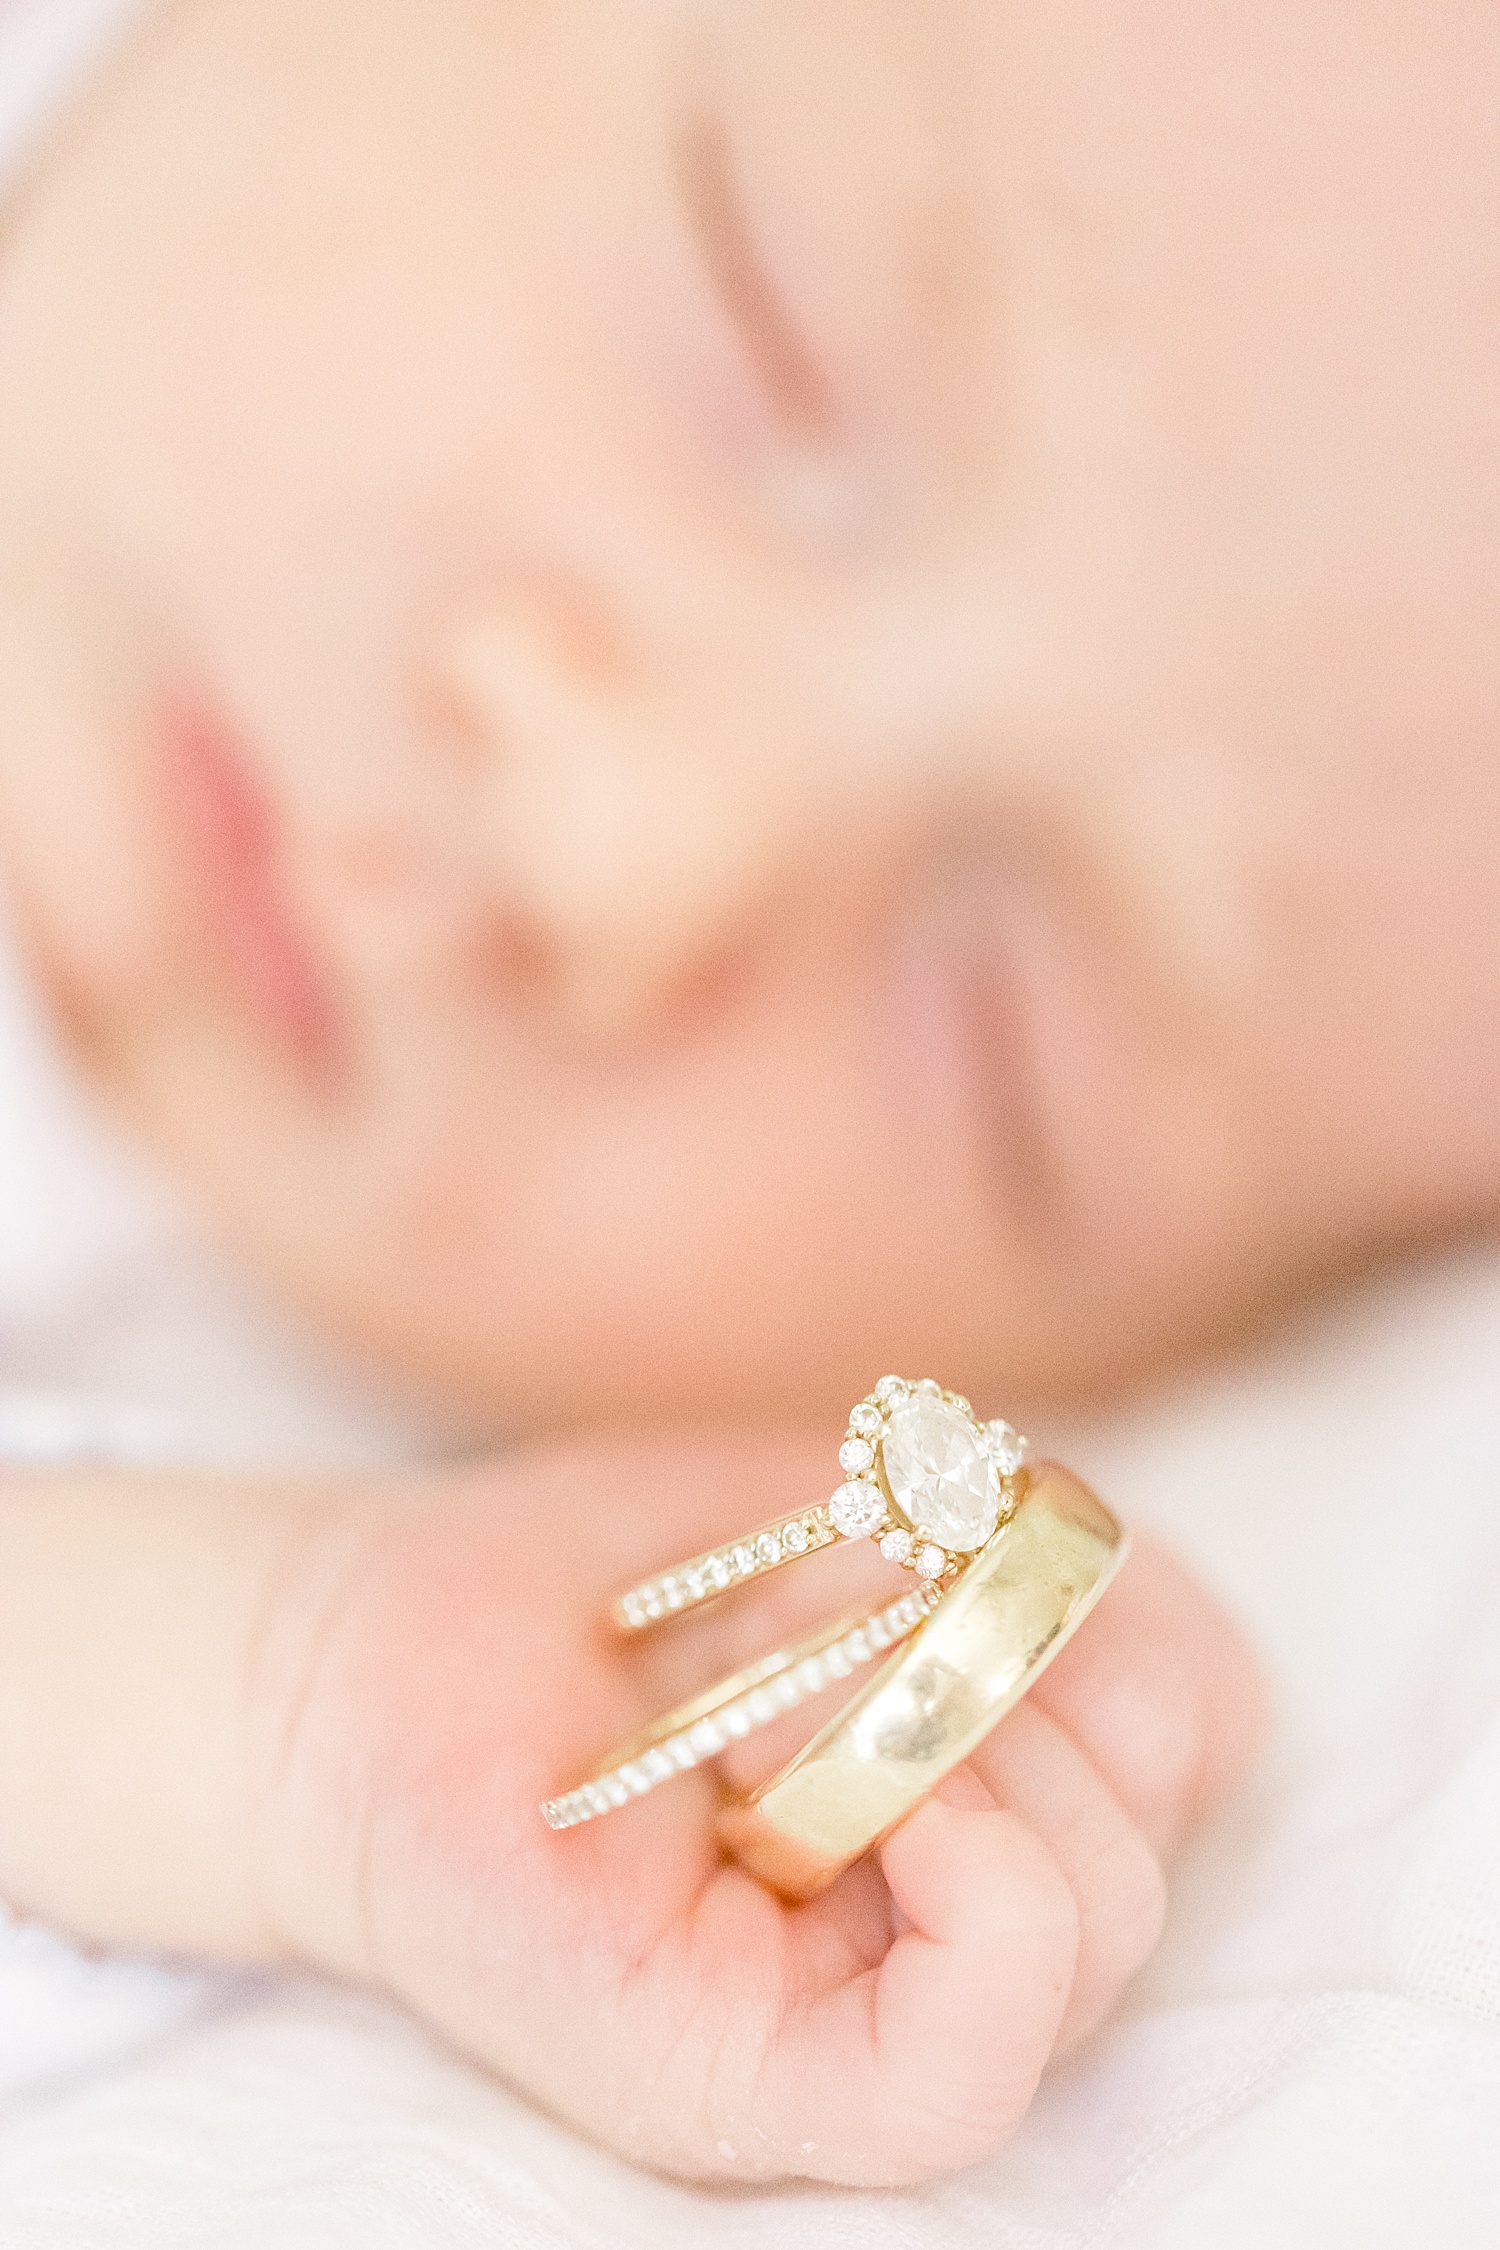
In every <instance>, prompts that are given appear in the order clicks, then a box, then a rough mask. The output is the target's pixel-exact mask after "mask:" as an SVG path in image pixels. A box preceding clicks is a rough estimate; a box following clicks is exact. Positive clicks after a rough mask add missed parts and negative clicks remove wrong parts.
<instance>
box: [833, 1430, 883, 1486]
mask: <svg viewBox="0 0 1500 2250" xmlns="http://www.w3.org/2000/svg"><path fill="white" fill-rule="evenodd" d="M874 1458H875V1448H874V1446H873V1445H871V1443H870V1441H869V1439H868V1438H862V1437H852V1438H845V1440H844V1442H843V1444H842V1445H841V1446H840V1447H839V1467H840V1468H841V1469H846V1470H847V1471H848V1473H849V1475H850V1476H851V1477H857V1476H858V1475H859V1472H860V1470H861V1469H868V1467H869V1466H870V1463H871V1462H872V1461H873V1460H874Z"/></svg>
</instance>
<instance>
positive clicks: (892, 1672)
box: [719, 1461, 1126, 1898]
mask: <svg viewBox="0 0 1500 2250" xmlns="http://www.w3.org/2000/svg"><path fill="white" fill-rule="evenodd" d="M1125 1551H1126V1538H1125V1534H1124V1532H1123V1531H1122V1529H1121V1527H1120V1525H1119V1523H1118V1522H1117V1521H1116V1519H1115V1518H1114V1516H1112V1515H1111V1514H1110V1512H1109V1510H1108V1509H1107V1508H1106V1507H1105V1506H1104V1505H1103V1503H1102V1502H1101V1501H1100V1500H1098V1499H1096V1498H1095V1496H1094V1494H1093V1493H1092V1492H1090V1491H1089V1489H1088V1487H1087V1486H1086V1485H1085V1484H1082V1483H1081V1482H1080V1481H1079V1479H1078V1478H1077V1477H1075V1476H1073V1475H1072V1474H1071V1473H1070V1471H1068V1470H1067V1469H1064V1468H1062V1467H1060V1466H1059V1464H1058V1463H1057V1462H1055V1461H1048V1462H1044V1463H1041V1464H1039V1465H1038V1466H1037V1467H1036V1468H1035V1469H1033V1470H1032V1471H1031V1472H1030V1473H1029V1474H1028V1475H1027V1476H1026V1479H1025V1485H1024V1490H1023V1492H1022V1494H1021V1498H1020V1503H1019V1505H1018V1506H1017V1508H1016V1510H1015V1512H1014V1514H1013V1515H1012V1516H1011V1517H1010V1519H1009V1520H1008V1521H1007V1522H1006V1523H1004V1524H1002V1526H1001V1527H1000V1529H999V1530H998V1531H997V1532H996V1533H995V1534H994V1536H993V1538H991V1539H990V1540H989V1541H988V1543H987V1544H986V1545H985V1546H984V1547H983V1548H981V1550H980V1552H979V1553H978V1554H977V1555H976V1556H975V1558H974V1560H973V1562H972V1563H970V1564H969V1565H968V1567H967V1569H966V1570H965V1571H964V1572H963V1575H962V1576H961V1577H960V1578H959V1580H958V1583H957V1584H956V1585H955V1586H954V1587H953V1588H952V1589H951V1590H950V1591H949V1592H947V1593H945V1594H943V1595H942V1596H941V1597H940V1598H939V1600H938V1601H937V1603H936V1605H935V1607H934V1609H933V1611H932V1614H931V1615H930V1616H929V1617H928V1618H927V1619H926V1621H925V1623H924V1624H922V1625H921V1626H920V1627H919V1629H918V1630H917V1631H916V1632H915V1633H914V1634H913V1635H912V1637H911V1639H910V1641H909V1642H908V1643H907V1644H906V1646H905V1647H903V1648H902V1649H901V1650H900V1651H899V1653H898V1654H897V1655H895V1656H894V1657H892V1658H891V1660H890V1661H889V1663H887V1664H885V1665H884V1666H883V1667H882V1668H881V1670H880V1671H879V1672H877V1673H876V1675H875V1677H874V1678H873V1679H872V1680H871V1681H870V1682H869V1683H868V1685H867V1686H865V1687H864V1688H863V1689H862V1690H861V1691H860V1693H859V1694H857V1695H856V1696H855V1697H854V1698H853V1699H852V1701H851V1702H850V1703H849V1704H848V1705H847V1706H846V1707H845V1708H844V1710H842V1711H841V1712H839V1713H838V1715H837V1716H836V1717H835V1718H833V1719H832V1720H830V1722H829V1723H828V1725H827V1726H825V1727H824V1728H823V1729H822V1730H821V1731H820V1732H819V1733H818V1734H816V1735H815V1736H814V1737H813V1739H812V1741H811V1742H809V1743H808V1744H807V1746H806V1748H805V1749H803V1750H802V1751H800V1752H799V1753H798V1755H797V1756H796V1757H795V1758H793V1759H792V1761H791V1763H790V1764H789V1765H787V1766H784V1767H783V1768H782V1770H781V1772H780V1773H778V1774H777V1775H776V1776H775V1777H774V1778H773V1779H772V1780H770V1781H768V1782H766V1783H765V1784H764V1786H763V1787H762V1788H760V1789H758V1790H756V1792H755V1794H754V1795H753V1796H752V1797H751V1798H750V1800H749V1801H748V1803H745V1804H738V1805H730V1806H726V1808H725V1809H724V1811H723V1812H722V1813H721V1815H720V1818H719V1835H720V1838H721V1840H722V1842H723V1843H724V1844H725V1846H726V1847H727V1848H728V1849H729V1850H730V1851H731V1852H733V1854H734V1855H735V1857H736V1858H737V1859H739V1860H740V1861H741V1862H742V1864H743V1865H744V1866H745V1867H747V1868H748V1869H749V1870H750V1872H751V1873H752V1874H754V1875H757V1876H759V1877H760V1879H761V1880H762V1881H763V1882H765V1883H768V1884H770V1885H771V1886H772V1888H774V1889H776V1890H778V1891H781V1892H782V1893H784V1894H785V1895H786V1896H788V1897H792V1898H808V1897H811V1896H812V1895H813V1894H814V1893H816V1892H818V1891H820V1890H823V1889H824V1888H826V1886H827V1885H828V1884H829V1883H831V1882H832V1881H833V1880H834V1878H835V1876H837V1875H838V1874H839V1873H840V1872H841V1871H842V1870H843V1869H844V1868H845V1867H847V1866H849V1865H850V1863H851V1862H852V1861H854V1860H856V1859H858V1858H860V1857H861V1855H862V1854H863V1853H865V1852H867V1851H869V1850H870V1849H871V1847H872V1846H874V1845H876V1844H878V1843H880V1842H881V1841H882V1840H883V1839H884V1838H885V1837H886V1836H888V1835H889V1834H890V1832H891V1830H892V1829H893V1828H895V1827H896V1826H897V1824H898V1823H899V1822H900V1821H902V1820H904V1819H905V1817H906V1815H907V1814H908V1813H910V1812H912V1811H914V1810H915V1808H916V1806H917V1805H919V1804H920V1803H921V1801H922V1799H923V1798H924V1797H926V1796H928V1795H930V1793H931V1791H932V1790H933V1789H934V1788H935V1787H936V1786H937V1784H938V1782H940V1781H941V1780H942V1778H943V1776H944V1775H945V1774H946V1773H949V1772H951V1770H952V1769H953V1767H954V1766H956V1765H959V1764H960V1763H961V1762H962V1761H963V1760H964V1759H965V1758H966V1757H968V1755H969V1753H970V1752H971V1751H972V1750H973V1749H974V1748H975V1746H976V1745H977V1744H978V1743H979V1742H981V1741H982V1740H983V1739H984V1737H985V1735H987V1734H988V1733H989V1732H990V1729H991V1728H992V1727H994V1726H995V1725H997V1724H998V1722H999V1721H1000V1720H1001V1719H1003V1718H1004V1716H1005V1714H1006V1712H1007V1711H1009V1710H1011V1709H1012V1708H1013V1707H1014V1705H1015V1704H1016V1703H1017V1702H1019V1700H1020V1698H1021V1697H1022V1696H1023V1695H1024V1694H1025V1693H1026V1691H1027V1689H1028V1688H1029V1687H1030V1686H1031V1685H1032V1683H1033V1681H1034V1680H1036V1679H1037V1677H1038V1676H1039V1674H1040V1673H1041V1672H1042V1671H1043V1670H1044V1669H1045V1668H1046V1666H1047V1665H1048V1664H1049V1663H1050V1662H1051V1661H1052V1658H1053V1657H1054V1656H1055V1655H1056V1654H1057V1652H1058V1650H1059V1649H1060V1648H1061V1647H1062V1646H1063V1643H1064V1642H1065V1641H1066V1640H1067V1639H1068V1637H1069V1636H1070V1634H1072V1633H1073V1632H1074V1631H1076V1629H1077V1627H1078V1626H1079V1624H1080V1623H1081V1622H1082V1620H1083V1619H1084V1618H1085V1617H1086V1616H1087V1615H1088V1612H1089V1611H1090V1609H1092V1607H1093V1605H1094V1603H1095V1602H1096V1601H1097V1600H1098V1599H1099V1596H1100V1595H1101V1594H1102V1593H1103V1591H1104V1589H1105V1587H1106V1586H1107V1585H1108V1584H1109V1582H1110V1579H1111V1578H1112V1577H1113V1576H1114V1574H1115V1572H1116V1570H1117V1569H1118V1568H1119V1566H1120V1563H1121V1562H1122V1561H1123V1560H1124V1556H1125Z"/></svg>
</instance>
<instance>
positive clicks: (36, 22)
mask: <svg viewBox="0 0 1500 2250" xmlns="http://www.w3.org/2000/svg"><path fill="white" fill-rule="evenodd" d="M149 4H150V0H0V187H3V186H4V184H5V181H6V179H7V178H8V177H9V175H10V174H11V173H12V172H14V171H18V170H19V169H20V167H21V165H22V164H23V163H25V161H26V160H27V158H28V157H29V156H30V155H31V154H32V152H33V151H34V150H35V149H36V148H37V147H39V146H40V145H41V143H42V142H43V140H44V139H45V137H46V135H47V134H48V132H49V131H50V130H51V127H52V124H53V121H54V119H55V117H56V115H57V112H58V110H59V109H60V108H61V107H62V105H63V104H64V103H65V102H66V101H67V100H68V99H69V98H70V97H71V96H72V95H73V94H75V93H76V92H77V90H78V89H79V87H81V86H82V85H83V84H84V83H85V82H86V80H87V79H88V77H89V74H90V73H91V72H92V71H93V70H95V69H96V68H97V67H98V65H99V63H100V61H101V60H102V58H103V57H104V56H105V55H106V54H107V53H108V51H109V49H110V48H111V47H112V46H113V45H114V44H115V43H116V41H118V40H119V39H121V38H123V37H124V35H125V33H126V32H127V31H128V30H129V28H130V26H131V25H132V23H133V22H134V21H135V19H136V18H137V17H138V16H139V15H140V14H141V13H142V10H143V9H144V8H145V7H146V6H148V5H149Z"/></svg>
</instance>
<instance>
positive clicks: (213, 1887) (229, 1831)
mask: <svg viewBox="0 0 1500 2250" xmlns="http://www.w3.org/2000/svg"><path fill="white" fill-rule="evenodd" d="M329 1513H330V1510H329V1509H328V1508H327V1507H326V1506H325V1503H324V1502H323V1500H322V1498H321V1496H319V1495H318V1494H317V1493H316V1492H314V1493H313V1494H311V1495H309V1494H307V1493H304V1492H299V1491H296V1490H294V1489H293V1488H291V1487H275V1486H267V1485H265V1484H256V1485H250V1484H248V1483H243V1484H236V1483H233V1482H230V1481H227V1480H224V1481H217V1480H209V1479H204V1478H190V1477H180V1476H155V1475H136V1474H127V1473H123V1472H99V1471H94V1470H89V1471H81V1472H71V1471H69V1472H45V1471H43V1472H33V1471H24V1472H8V1473H7V1474H6V1478H5V1495H4V1505H3V1507H0V1897H4V1898H5V1899H6V1900H7V1901H8V1903H10V1904H11V1905H12V1906H13V1907H14V1908H15V1909H16V1910H17V1911H18V1912H21V1913H24V1914H27V1915H29V1916H33V1917H35V1918H37V1919H39V1920H43V1921H46V1922H48V1923H51V1924H53V1925H54V1926H56V1927H59V1928H61V1929H63V1930H66V1931H67V1932H69V1933H70V1934H72V1935H74V1936H77V1937H81V1938H84V1939H87V1940H90V1941H93V1942H96V1943H104V1944H120V1945H128V1946H141V1947H148V1948H151V1949H153V1950H166V1951H181V1952H201V1953H205V1954H212V1955H215V1956H219V1957H228V1958H235V1959H250V1960H256V1959H267V1958H274V1957H275V1956H276V1955H277V1954H278V1953H279V1952H281V1951H283V1950H284V1945H283V1940H282V1936H281V1933H280V1932H279V1931H278V1929H277V1927H276V1925H275V1922H274V1920H273V1919H272V1918H271V1917H269V1916H268V1915H267V1913H266V1911H265V1907H264V1904H263V1900H262V1896H261V1876H260V1864H259V1863H260V1842H259V1839H260V1831H261V1828H262V1824H263V1821H264V1817H265V1814H264V1805H263V1801H262V1781H261V1767H262V1764H263V1752H262V1749H261V1742H262V1737H263V1734H264V1720H263V1716H262V1711H261V1705H262V1702H263V1700H264V1696H263V1691H262V1689H261V1688H260V1687H259V1685H258V1684H257V1682H258V1676H259V1668H260V1664H261V1657H260V1654H259V1651H260V1647H261V1644H262V1642H263V1640H264V1639H265V1637H266V1636H267V1635H268V1634H269V1635H271V1637H272V1638H273V1639H274V1635H275V1631H276V1623H275V1621H276V1618H277V1614H278V1611H279V1608H280V1605H281V1603H282V1601H283V1599H284V1598H285V1597H284V1594H283V1588H284V1587H286V1586H289V1585H295V1584H296V1583H297V1582H298V1580H299V1578H300V1574H301V1569H302V1565H301V1563H300V1561H299V1560H298V1558H299V1556H300V1555H301V1553H302V1552H303V1551H304V1549H308V1548H310V1547H314V1546H316V1544H317V1542H318V1540H319V1539H320V1538H321V1536H322V1531H321V1525H322V1523H323V1521H324V1519H325V1517H326V1516H328V1515H329Z"/></svg>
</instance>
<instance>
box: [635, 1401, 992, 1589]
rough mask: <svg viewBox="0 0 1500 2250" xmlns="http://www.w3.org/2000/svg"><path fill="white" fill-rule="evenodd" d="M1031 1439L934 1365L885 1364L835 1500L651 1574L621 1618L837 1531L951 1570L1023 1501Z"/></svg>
mask: <svg viewBox="0 0 1500 2250" xmlns="http://www.w3.org/2000/svg"><path fill="white" fill-rule="evenodd" d="M1026 1450H1027V1448H1026V1440H1025V1439H1024V1438H1023V1437H1021V1436H1019V1435H1018V1434H1017V1432H1016V1431H1015V1430H1013V1429H1012V1428H1011V1427H1010V1424H1009V1423H1008V1422H985V1423H981V1422H979V1421H978V1420H977V1419H976V1417H975V1415H974V1411H973V1409H972V1407H971V1406H970V1405H969V1402H968V1400H967V1399H965V1398H960V1397H959V1396H958V1394H957V1393H956V1392H954V1391H945V1390H944V1389H943V1388H942V1386H941V1385H940V1384H938V1383H935V1382H934V1381H932V1379H931V1378H930V1377H929V1378H928V1379H926V1380H925V1381H923V1382H920V1383H909V1382H905V1381H903V1379H902V1378H901V1377H900V1376H899V1375H886V1376H883V1377H882V1378H881V1380H880V1381H879V1382H878V1383H877V1384H876V1386H875V1388H874V1390H873V1391H872V1392H871V1393H870V1395H869V1397H868V1398H866V1399H862V1400H861V1401H860V1403H859V1405H858V1406H856V1407H855V1409H854V1412H853V1413H852V1414H851V1415H850V1417H849V1427H848V1430H847V1431H846V1433H845V1436H844V1442H843V1444H842V1445H841V1446H840V1447H839V1467H840V1468H841V1469H842V1470H843V1472H844V1482H843V1483H842V1484H841V1485H840V1486H839V1489H838V1490H837V1492H835V1493H834V1495H833V1497H832V1498H831V1499H830V1500H828V1501H825V1502H824V1503H823V1504H822V1505H821V1506H818V1507H814V1508H804V1509H801V1510H799V1511H797V1512H795V1513H793V1514H791V1515H786V1516H779V1517H778V1518H777V1520H776V1521H775V1522H774V1523H768V1524H763V1525H761V1526H760V1527H759V1528H758V1529H757V1530H755V1531H751V1532H747V1533H746V1534H745V1535H744V1536H743V1537H742V1538H740V1539H731V1540H727V1541H726V1542H725V1544H724V1545H723V1546H721V1547H713V1548H710V1549H709V1550H708V1551H707V1552H706V1553H705V1554H701V1555H694V1556H693V1558H692V1559H691V1561H689V1562H684V1563H677V1564H675V1565H674V1566H673V1568H672V1569H670V1570H665V1571H659V1572H657V1573H656V1575H655V1576H653V1577H651V1578H647V1579H643V1580H642V1581H641V1583H640V1584H639V1585H638V1586H632V1587H631V1588H630V1589H629V1591H628V1592H627V1593H624V1594H622V1595H621V1596H620V1599H619V1600H618V1601H617V1602H616V1603H615V1605H614V1610H613V1616H614V1621H615V1623H616V1624H617V1625H618V1626H619V1627H620V1629H621V1631H622V1632H627V1633H636V1632H640V1631H642V1630H643V1629H644V1628H645V1627H646V1626H648V1625H654V1624H656V1623H658V1622H659V1620H660V1619H662V1618H664V1617H672V1616H676V1615H677V1614H678V1613H679V1612H680V1611H682V1610H685V1609H695V1608H697V1607H698V1606H699V1604H700V1603H702V1602H706V1601H712V1600H713V1599H714V1597H715V1596H716V1595H718V1594H723V1593H727V1592H728V1591H729V1589H730V1587H732V1586H738V1585H743V1584H744V1583H745V1582H746V1581H747V1580H749V1579H752V1578H762V1577H764V1576H765V1574H766V1572H767V1571H769V1570H777V1569H779V1568H780V1567H781V1566H782V1564H783V1563H788V1562H794V1561H796V1560H797V1559H798V1557H799V1556H802V1555H807V1554H812V1553H814V1552H815V1551H816V1550H817V1549H818V1548H820V1547H827V1546H830V1545H832V1543H833V1542H834V1541H835V1540H836V1539H878V1540H879V1542H880V1551H881V1553H882V1554H883V1555H885V1556H886V1557H887V1559H888V1560H889V1561H891V1562H895V1563H899V1564H901V1565H902V1567H903V1568H904V1569H907V1570H912V1571H915V1572H916V1574H917V1576H918V1577H919V1578H922V1579H926V1580H931V1581H934V1582H937V1583H944V1582H948V1581H951V1579H952V1577H953V1574H954V1572H955V1571H956V1570H958V1569H960V1568H961V1567H962V1565H963V1564H964V1563H965V1562H966V1561H967V1560H968V1558H969V1557H970V1556H971V1555H973V1554H975V1553H977V1551H978V1550H979V1548H981V1547H982V1546H983V1545H984V1543H985V1541H986V1540H987V1539H989V1538H990V1537H991V1536H992V1535H993V1533H994V1532H995V1531H996V1529H997V1528H998V1527H999V1525H1000V1524H1001V1523H1003V1522H1004V1520H1005V1518H1006V1517H1007V1516H1008V1515H1009V1514H1010V1512H1011V1510H1012V1509H1013V1508H1014V1506H1015V1503H1016V1482H1015V1480H1016V1476H1017V1472H1018V1471H1019V1470H1020V1468H1021V1466H1022V1464H1023V1462H1024V1461H1025V1459H1026Z"/></svg>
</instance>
